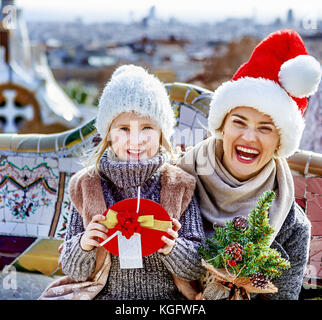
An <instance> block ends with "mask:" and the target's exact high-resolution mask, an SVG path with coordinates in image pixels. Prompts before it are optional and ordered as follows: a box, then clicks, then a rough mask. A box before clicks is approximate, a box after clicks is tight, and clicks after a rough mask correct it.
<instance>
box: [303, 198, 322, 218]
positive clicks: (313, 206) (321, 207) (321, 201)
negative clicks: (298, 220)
mask: <svg viewBox="0 0 322 320" xmlns="http://www.w3.org/2000/svg"><path fill="white" fill-rule="evenodd" d="M306 214H307V216H308V218H309V219H310V221H311V222H313V221H322V196H320V195H315V194H312V193H310V192H308V193H307V203H306Z"/></svg>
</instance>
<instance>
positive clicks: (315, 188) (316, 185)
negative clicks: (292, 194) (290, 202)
mask: <svg viewBox="0 0 322 320" xmlns="http://www.w3.org/2000/svg"><path fill="white" fill-rule="evenodd" d="M306 184H307V189H306V191H307V192H312V193H315V194H320V195H322V178H307V179H306Z"/></svg>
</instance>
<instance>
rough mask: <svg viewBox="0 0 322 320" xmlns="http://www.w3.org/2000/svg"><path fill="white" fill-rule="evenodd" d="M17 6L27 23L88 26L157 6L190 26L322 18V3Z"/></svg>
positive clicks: (20, 0)
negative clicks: (79, 22)
mask: <svg viewBox="0 0 322 320" xmlns="http://www.w3.org/2000/svg"><path fill="white" fill-rule="evenodd" d="M15 2H16V5H17V6H18V7H19V8H22V9H23V12H24V17H25V19H26V20H34V21H36V20H39V21H44V20H48V21H53V20H69V21H70V20H74V19H76V18H81V19H82V20H83V21H84V22H85V23H91V22H94V21H97V22H102V21H123V22H130V21H134V20H140V19H142V18H143V17H145V16H146V15H147V14H148V13H149V10H150V9H151V7H153V6H155V15H156V16H157V17H159V18H162V19H169V18H176V19H178V20H182V21H185V22H187V21H190V22H212V21H218V20H224V19H227V18H237V17H238V18H253V19H256V20H258V21H261V22H271V21H272V20H274V19H276V18H285V16H286V14H287V11H288V10H289V9H292V10H293V13H294V16H295V18H298V19H306V20H312V19H313V20H318V19H321V17H322V4H321V3H319V1H315V0H307V1H305V2H303V1H299V0H294V1H290V0H287V1H277V0H272V1H270V2H269V3H267V2H259V1H255V0H244V1H242V2H241V1H237V0H226V1H225V6H224V5H223V4H222V3H220V4H216V3H214V1H211V0H199V1H198V2H191V1H184V0H176V1H173V0H163V1H160V0H159V1H155V0H154V1H151V0H139V1H135V2H133V1H130V0H119V1H117V2H116V3H115V2H114V1H113V2H112V1H106V0H105V1H104V0H103V1H102V0H92V1H91V2H88V1H79V0H78V1H77V0H69V1H68V2H66V1H63V0H55V1H52V0H46V1H43V0H28V1H26V0H16V1H15Z"/></svg>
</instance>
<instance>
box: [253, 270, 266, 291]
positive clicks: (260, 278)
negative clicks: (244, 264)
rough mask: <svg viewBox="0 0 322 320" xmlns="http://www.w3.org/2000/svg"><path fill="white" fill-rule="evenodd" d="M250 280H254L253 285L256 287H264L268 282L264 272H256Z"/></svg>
mask: <svg viewBox="0 0 322 320" xmlns="http://www.w3.org/2000/svg"><path fill="white" fill-rule="evenodd" d="M250 280H251V282H252V285H253V286H254V287H256V288H261V289H264V288H265V287H266V286H267V284H268V280H267V278H266V276H265V275H264V274H263V273H262V272H257V273H254V274H253V275H252V276H251V277H250Z"/></svg>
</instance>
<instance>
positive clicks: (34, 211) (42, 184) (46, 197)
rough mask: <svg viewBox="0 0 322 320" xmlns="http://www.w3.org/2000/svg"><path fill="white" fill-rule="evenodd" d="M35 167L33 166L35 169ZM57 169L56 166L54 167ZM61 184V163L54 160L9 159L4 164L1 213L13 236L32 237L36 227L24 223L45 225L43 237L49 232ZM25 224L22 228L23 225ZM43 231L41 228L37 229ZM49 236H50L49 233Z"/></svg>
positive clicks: (1, 168) (0, 180)
mask: <svg viewBox="0 0 322 320" xmlns="http://www.w3.org/2000/svg"><path fill="white" fill-rule="evenodd" d="M32 165H33V166H32ZM52 166H53V167H52ZM58 183H59V175H58V161H57V160H55V159H50V158H46V159H44V158H33V159H31V158H29V159H28V160H26V159H24V158H22V157H8V158H7V159H2V161H1V162H0V199H1V202H0V211H1V215H0V217H1V222H2V223H17V224H18V225H16V226H14V227H12V226H11V225H8V226H7V227H8V228H7V229H10V230H11V231H10V233H12V234H14V235H21V236H26V235H29V236H38V235H40V234H37V233H36V234H31V230H36V229H35V228H31V227H28V230H27V228H26V226H24V224H35V225H38V224H39V225H42V226H43V227H42V228H41V235H42V236H44V235H45V231H44V230H48V228H49V227H50V224H51V220H52V217H53V214H54V209H55V203H56V198H57V189H58ZM19 224H22V225H23V226H22V225H19ZM37 230H38V231H37V232H39V228H38V229H37ZM46 235H48V234H46Z"/></svg>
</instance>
